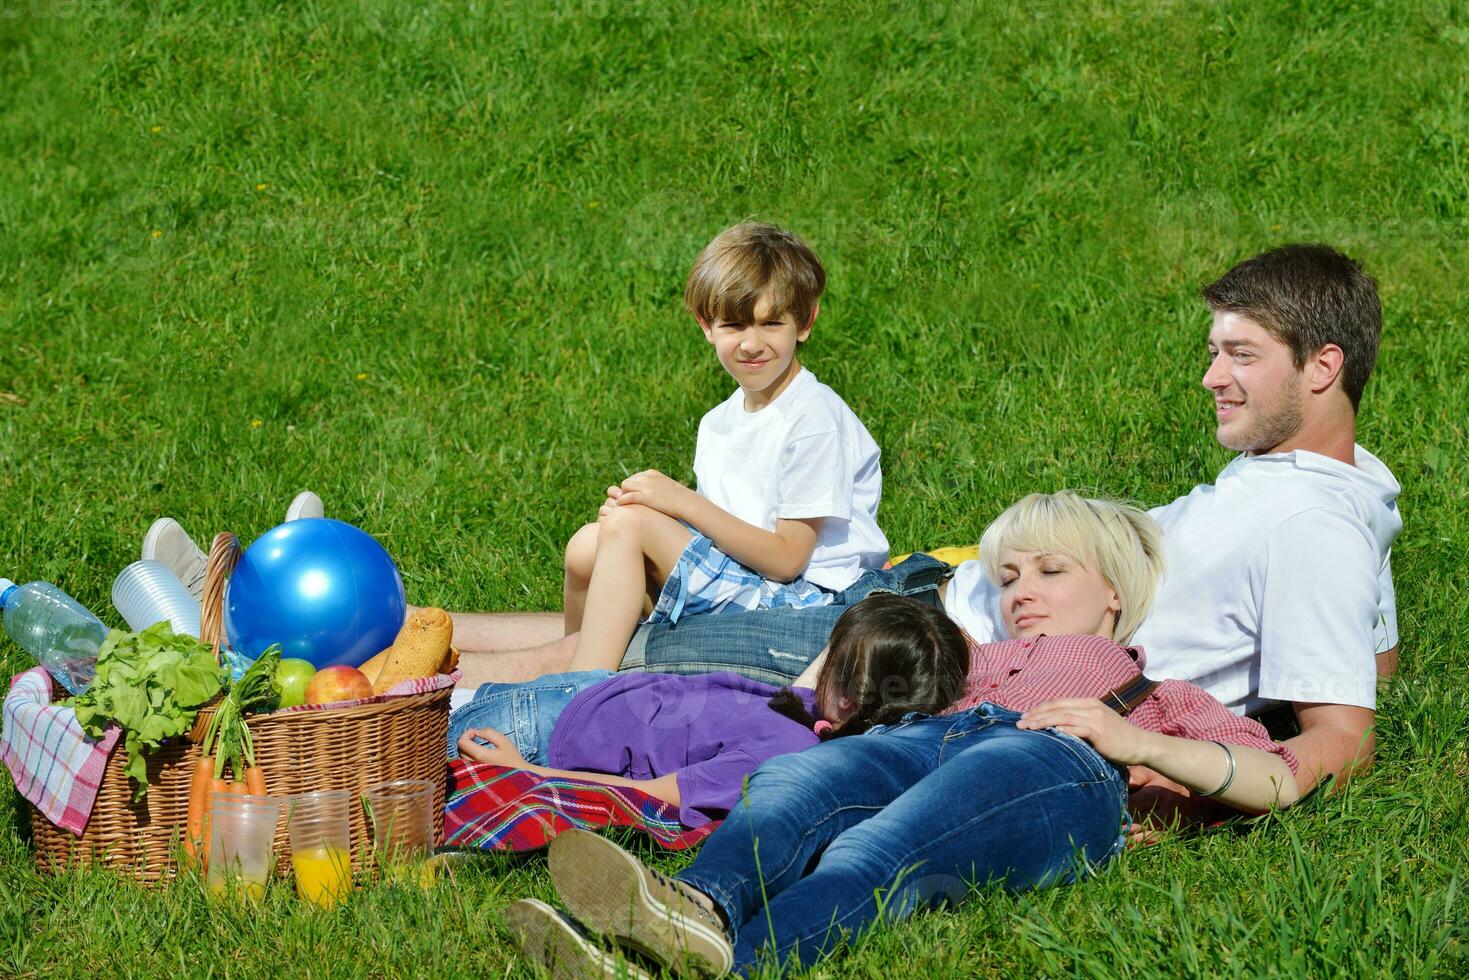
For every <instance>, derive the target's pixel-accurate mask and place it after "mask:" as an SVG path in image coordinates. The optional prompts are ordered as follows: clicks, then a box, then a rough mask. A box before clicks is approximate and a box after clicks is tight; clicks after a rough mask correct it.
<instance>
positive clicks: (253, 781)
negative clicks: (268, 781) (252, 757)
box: [245, 766, 266, 796]
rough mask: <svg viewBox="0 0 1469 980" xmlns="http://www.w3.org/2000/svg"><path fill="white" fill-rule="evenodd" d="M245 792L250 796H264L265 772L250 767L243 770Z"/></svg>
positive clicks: (255, 767)
mask: <svg viewBox="0 0 1469 980" xmlns="http://www.w3.org/2000/svg"><path fill="white" fill-rule="evenodd" d="M245 792H247V793H249V794H250V795H251V796H265V795H266V793H265V770H264V769H261V768H260V767H259V766H250V767H249V768H247V769H246V770H245Z"/></svg>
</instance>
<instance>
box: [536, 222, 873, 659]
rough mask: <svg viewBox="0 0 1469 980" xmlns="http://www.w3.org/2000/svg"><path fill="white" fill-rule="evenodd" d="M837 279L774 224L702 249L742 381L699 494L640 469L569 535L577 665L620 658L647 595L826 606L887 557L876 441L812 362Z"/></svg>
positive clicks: (714, 340) (719, 420)
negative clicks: (828, 290)
mask: <svg viewBox="0 0 1469 980" xmlns="http://www.w3.org/2000/svg"><path fill="white" fill-rule="evenodd" d="M825 285H826V272H825V270H823V269H822V267H821V263H820V261H818V260H817V258H816V256H815V254H814V253H813V252H812V251H811V249H810V248H808V247H807V246H806V244H805V243H804V242H802V241H801V240H800V239H798V238H796V236H794V235H792V234H791V233H790V232H787V231H783V230H781V229H780V228H776V227H774V226H772V225H768V224H757V223H749V224H740V225H736V226H734V227H733V228H730V229H728V230H726V231H724V232H722V233H720V234H719V235H718V236H717V237H716V238H715V239H714V240H713V241H712V242H710V243H709V244H708V245H707V246H705V248H704V250H703V251H702V252H700V253H699V257H698V258H697V259H696V260H695V262H694V268H693V271H692V272H690V273H689V279H688V285H687V287H686V289H685V292H684V304H685V305H686V306H687V307H688V310H689V312H690V313H692V314H693V315H694V317H695V319H697V320H698V321H699V327H700V328H701V329H702V330H703V331H704V337H705V339H706V340H708V341H709V343H710V345H711V346H713V348H714V353H715V355H716V356H717V357H718V358H719V363H720V364H721V365H723V367H724V369H725V370H726V371H728V372H729V373H730V374H731V375H732V376H733V377H734V379H735V381H736V382H738V383H739V387H738V388H737V389H736V390H735V392H734V394H732V395H731V396H730V397H729V398H728V399H726V400H725V401H724V402H722V403H721V404H719V405H717V406H715V408H714V409H713V410H712V411H710V412H709V414H707V415H705V416H704V418H703V420H702V421H701V422H700V423H699V437H698V444H697V446H696V448H695V450H694V474H695V476H696V477H697V479H698V489H697V491H695V490H690V489H689V488H688V487H686V486H684V485H683V484H681V483H678V482H677V481H675V480H673V479H671V478H669V477H667V476H665V475H663V474H662V473H659V472H658V471H656V470H645V471H643V472H641V473H636V474H634V475H632V476H630V477H628V478H627V479H626V480H624V481H622V484H621V485H620V486H613V487H608V488H607V501H606V503H604V504H603V505H602V508H601V510H600V511H599V512H598V518H597V522H596V523H594V524H587V525H586V526H584V527H583V528H582V529H581V530H579V531H577V533H576V534H575V535H574V536H573V537H572V539H571V541H570V542H569V543H568V544H567V546H566V585H565V605H564V609H565V616H566V622H565V627H566V633H567V635H570V634H572V633H577V632H580V634H581V636H580V638H579V639H578V641H577V647H576V654H575V656H574V658H573V660H572V663H571V669H572V670H574V671H582V670H616V669H617V668H618V666H619V665H620V664H621V663H622V657H623V653H624V651H625V650H626V649H627V644H628V640H629V639H630V638H631V637H632V634H633V630H634V629H636V627H637V624H638V620H639V618H640V616H641V614H642V611H643V602H644V597H645V596H646V597H648V598H650V599H652V600H653V603H654V605H653V613H652V617H651V619H652V621H654V622H658V621H663V620H668V621H670V622H676V621H677V620H678V618H679V617H680V616H684V615H694V614H700V613H718V612H726V611H743V610H751V609H765V608H776V607H782V606H816V605H824V604H826V603H829V602H831V601H832V599H833V598H834V596H835V595H836V593H838V592H840V591H841V590H843V589H845V588H846V587H847V586H849V585H851V584H852V583H853V582H854V581H856V580H857V578H858V577H859V576H860V575H861V574H862V573H863V572H864V571H865V570H867V569H869V568H878V567H881V565H882V564H883V562H884V561H886V560H887V554H888V545H887V539H886V537H884V535H883V533H882V531H881V530H880V529H879V528H878V526H877V505H878V499H879V497H880V496H881V494H882V470H881V468H880V467H879V465H878V448H877V444H876V443H875V442H874V441H873V439H872V436H871V435H869V434H868V432H867V429H866V428H865V427H864V426H863V425H862V422H861V421H860V420H859V419H858V418H857V416H856V415H854V414H853V413H852V410H851V409H850V408H848V407H847V405H846V403H845V402H843V401H842V399H841V398H840V397H839V396H838V395H837V393H836V392H834V391H832V390H831V389H830V388H829V387H827V386H826V385H824V384H822V383H821V382H820V381H817V380H816V377H815V375H813V374H812V373H811V372H810V371H808V370H806V369H804V368H802V366H801V360H800V348H801V345H802V344H804V343H805V341H806V339H807V337H809V336H810V334H811V325H812V323H813V322H814V321H815V320H816V314H817V312H818V309H819V300H820V297H821V292H822V289H823V288H825Z"/></svg>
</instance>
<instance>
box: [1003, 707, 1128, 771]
mask: <svg viewBox="0 0 1469 980" xmlns="http://www.w3.org/2000/svg"><path fill="white" fill-rule="evenodd" d="M1015 727H1017V728H1024V729H1039V728H1055V729H1058V730H1060V731H1063V732H1065V733H1066V734H1068V735H1075V736H1076V737H1077V738H1082V739H1085V740H1086V741H1087V742H1089V743H1091V747H1092V748H1094V749H1096V750H1097V752H1098V753H1099V754H1100V755H1102V756H1103V757H1104V758H1107V759H1109V760H1111V761H1112V762H1117V763H1120V764H1122V765H1124V766H1133V765H1143V764H1146V763H1147V761H1148V750H1149V748H1150V746H1151V740H1152V734H1151V733H1150V732H1145V731H1143V730H1142V729H1141V728H1138V727H1137V726H1136V725H1133V724H1131V723H1129V722H1128V721H1127V719H1125V718H1123V717H1122V716H1121V715H1119V714H1118V713H1117V712H1115V711H1113V710H1112V709H1111V708H1109V707H1107V706H1106V705H1105V704H1103V703H1102V702H1100V701H1098V700H1097V699H1096V698H1063V699H1061V700H1059V701H1047V702H1046V703H1045V704H1042V705H1037V706H1036V707H1034V708H1031V709H1030V710H1029V711H1027V712H1025V713H1024V714H1023V715H1021V716H1020V721H1019V723H1018V724H1017V725H1016V726H1015Z"/></svg>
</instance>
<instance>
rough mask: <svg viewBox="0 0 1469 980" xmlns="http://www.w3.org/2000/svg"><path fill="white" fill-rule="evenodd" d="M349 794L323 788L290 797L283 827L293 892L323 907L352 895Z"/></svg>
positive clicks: (340, 790) (343, 791)
mask: <svg viewBox="0 0 1469 980" xmlns="http://www.w3.org/2000/svg"><path fill="white" fill-rule="evenodd" d="M350 804H351V794H349V793H348V792H347V791H346V790H344V789H329V790H328V789H324V790H318V791H316V792H315V793H302V794H301V795H299V796H293V797H291V803H290V807H289V810H288V813H289V816H288V817H287V818H286V827H287V830H288V831H289V833H290V838H291V867H292V869H293V870H294V871H295V872H296V894H298V895H300V896H301V897H302V898H304V899H305V900H306V901H308V902H311V903H313V904H315V905H320V906H322V907H323V908H330V907H331V906H333V905H335V904H337V903H338V902H342V901H345V900H346V898H347V896H348V895H350V894H352V828H351V825H350V824H349V823H348V814H349V812H350Z"/></svg>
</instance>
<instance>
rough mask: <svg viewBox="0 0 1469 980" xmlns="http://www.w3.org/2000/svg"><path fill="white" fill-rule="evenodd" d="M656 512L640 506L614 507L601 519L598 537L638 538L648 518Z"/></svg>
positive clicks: (646, 524)
mask: <svg viewBox="0 0 1469 980" xmlns="http://www.w3.org/2000/svg"><path fill="white" fill-rule="evenodd" d="M654 513H656V511H653V510H650V509H649V508H647V507H644V506H643V505H642V504H627V505H624V506H619V507H614V508H612V509H611V511H610V512H609V513H608V514H607V516H606V517H604V518H602V523H601V530H600V531H599V532H598V535H599V538H600V536H603V535H605V536H607V537H618V538H622V537H640V536H641V535H642V533H643V531H644V529H645V528H646V527H647V526H648V517H649V516H650V515H652V514H654Z"/></svg>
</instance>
